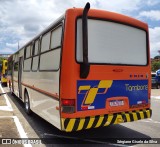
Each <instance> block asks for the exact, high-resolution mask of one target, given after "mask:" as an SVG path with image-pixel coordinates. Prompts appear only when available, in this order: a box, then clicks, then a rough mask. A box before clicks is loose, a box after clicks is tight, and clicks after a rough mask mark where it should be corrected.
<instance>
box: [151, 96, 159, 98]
mask: <svg viewBox="0 0 160 147" xmlns="http://www.w3.org/2000/svg"><path fill="white" fill-rule="evenodd" d="M151 98H153V99H160V96H151Z"/></svg>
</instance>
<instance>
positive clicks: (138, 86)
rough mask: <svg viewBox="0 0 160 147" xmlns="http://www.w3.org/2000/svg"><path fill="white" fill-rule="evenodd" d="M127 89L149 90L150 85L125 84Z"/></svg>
mask: <svg viewBox="0 0 160 147" xmlns="http://www.w3.org/2000/svg"><path fill="white" fill-rule="evenodd" d="M125 86H126V91H139V90H148V85H138V84H137V85H129V84H125Z"/></svg>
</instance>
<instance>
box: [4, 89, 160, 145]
mask: <svg viewBox="0 0 160 147" xmlns="http://www.w3.org/2000/svg"><path fill="white" fill-rule="evenodd" d="M3 89H4V90H5V92H7V95H8V97H9V101H10V103H11V105H12V107H13V113H14V115H15V116H17V117H18V118H19V121H20V122H21V124H22V126H23V128H24V131H25V132H26V134H27V136H28V138H48V139H51V140H52V142H54V144H52V145H51V144H46V145H38V146H47V147H50V146H62V147H64V146H75V145H76V146H89V145H92V146H93V145H94V146H144V147H145V146H159V145H158V144H139V143H140V141H141V139H143V138H145V139H148V140H151V141H154V143H156V141H157V140H159V142H160V109H159V106H160V90H159V89H153V90H152V93H151V95H152V99H151V108H152V110H153V112H152V118H151V119H145V120H140V121H136V122H130V123H123V124H120V125H112V126H108V127H103V128H97V129H91V130H84V131H80V132H72V133H65V132H62V131H59V130H58V129H57V128H55V127H54V126H52V125H51V124H49V123H48V122H46V121H45V120H43V119H42V118H40V117H39V116H37V115H36V114H34V113H33V114H32V115H31V116H28V115H27V114H26V113H25V111H24V108H23V107H24V106H23V103H22V102H21V101H20V100H19V99H18V98H16V97H15V96H12V95H11V94H10V93H8V89H7V88H3ZM135 138H136V139H135ZM158 138H159V139H158ZM112 139H113V140H112ZM115 140H117V143H116V142H115ZM123 140H125V141H126V140H129V141H130V140H131V141H134V140H135V141H134V144H130V143H128V144H121V143H120V144H119V143H118V141H123ZM136 141H139V143H137V142H136Z"/></svg>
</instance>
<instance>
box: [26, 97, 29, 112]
mask: <svg viewBox="0 0 160 147" xmlns="http://www.w3.org/2000/svg"><path fill="white" fill-rule="evenodd" d="M25 108H26V110H27V111H28V110H29V101H28V96H27V94H26V96H25Z"/></svg>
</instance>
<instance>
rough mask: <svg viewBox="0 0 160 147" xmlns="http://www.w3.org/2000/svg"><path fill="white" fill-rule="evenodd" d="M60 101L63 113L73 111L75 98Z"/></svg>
mask: <svg viewBox="0 0 160 147" xmlns="http://www.w3.org/2000/svg"><path fill="white" fill-rule="evenodd" d="M61 102H62V103H61V104H62V112H63V113H74V112H75V99H63V100H62V101H61Z"/></svg>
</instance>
